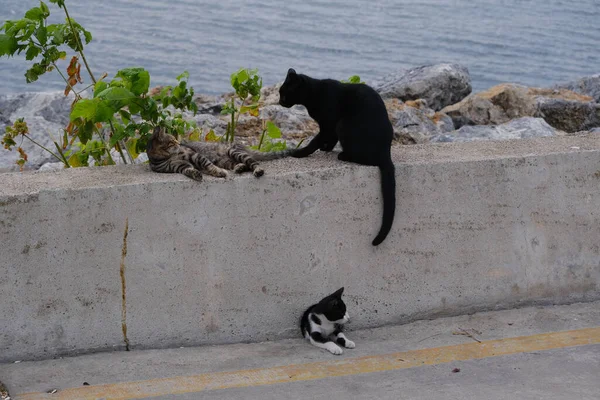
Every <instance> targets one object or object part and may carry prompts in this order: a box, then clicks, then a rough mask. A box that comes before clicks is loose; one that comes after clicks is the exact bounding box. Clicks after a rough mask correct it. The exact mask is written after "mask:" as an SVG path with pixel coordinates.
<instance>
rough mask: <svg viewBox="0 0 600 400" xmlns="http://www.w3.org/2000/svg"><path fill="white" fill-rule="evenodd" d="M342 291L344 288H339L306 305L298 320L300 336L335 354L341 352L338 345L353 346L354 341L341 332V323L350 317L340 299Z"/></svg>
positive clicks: (348, 347)
mask: <svg viewBox="0 0 600 400" xmlns="http://www.w3.org/2000/svg"><path fill="white" fill-rule="evenodd" d="M343 292H344V288H341V289H339V290H337V291H336V292H335V293H333V294H330V295H329V296H327V297H325V298H324V299H323V300H321V301H320V302H318V303H317V304H314V305H312V306H310V307H308V309H307V310H306V311H305V312H304V315H302V319H301V320H300V330H301V331H302V336H304V337H305V338H306V339H308V340H310V342H311V343H312V344H313V345H315V346H317V347H320V348H322V349H326V350H328V351H329V352H330V353H332V354H336V355H339V354H342V353H343V350H342V348H341V347H340V346H343V347H346V348H347V349H353V348H354V347H355V344H354V342H353V341H352V340H349V339H348V338H347V337H346V336H344V334H343V333H342V328H343V325H344V324H345V323H346V322H348V320H349V318H350V317H349V315H348V313H347V312H346V304H344V301H343V300H342V293H343ZM336 343H337V344H336ZM338 345H339V346H338Z"/></svg>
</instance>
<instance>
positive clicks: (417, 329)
mask: <svg viewBox="0 0 600 400" xmlns="http://www.w3.org/2000/svg"><path fill="white" fill-rule="evenodd" d="M347 336H348V337H349V338H351V339H352V340H354V341H355V342H356V345H357V347H356V349H353V350H346V351H345V352H344V354H343V355H342V356H333V355H331V354H329V353H327V352H325V351H324V350H320V349H317V348H316V347H312V346H311V345H309V344H308V343H307V342H305V341H304V340H301V339H297V340H296V339H294V340H285V341H278V342H270V343H258V344H237V345H225V346H211V347H202V348H181V349H171V350H152V351H134V352H115V353H104V354H95V355H88V356H81V357H74V358H64V359H58V360H48V361H38V362H21V363H11V364H3V365H0V381H2V382H4V383H5V384H6V386H7V387H8V389H9V390H10V393H11V394H12V398H13V399H28V400H31V399H142V398H161V399H284V398H285V399H289V400H291V399H328V400H329V399H338V398H347V399H430V400H438V399H439V400H442V399H444V400H446V399H464V400H471V399H473V400H474V399H485V400H495V399H498V400H500V399H545V400H554V399H565V400H567V399H569V400H570V399H576V400H587V399H590V400H591V399H598V398H600V379H598V378H599V377H600V302H596V303H587V304H574V305H569V306H552V307H531V308H524V309H519V310H509V311H498V312H488V313H479V314H475V315H471V316H461V317H453V318H440V319H437V320H433V321H420V322H416V323H412V324H407V325H403V326H395V327H384V328H378V329H372V330H363V331H354V332H353V331H352V330H351V323H350V325H349V329H348V333H347ZM453 371H455V372H453ZM84 382H86V383H89V386H88V385H84ZM53 389H56V390H57V391H56V393H54V394H48V393H47V392H48V391H53Z"/></svg>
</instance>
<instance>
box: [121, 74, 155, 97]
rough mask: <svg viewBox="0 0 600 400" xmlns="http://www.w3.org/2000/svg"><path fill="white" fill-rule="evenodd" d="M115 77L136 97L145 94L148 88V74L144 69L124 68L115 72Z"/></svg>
mask: <svg viewBox="0 0 600 400" xmlns="http://www.w3.org/2000/svg"><path fill="white" fill-rule="evenodd" d="M116 77H117V78H121V79H123V81H125V82H126V83H127V86H128V87H129V90H131V91H132V92H133V93H134V94H135V95H136V96H140V95H142V94H145V93H147V92H148V88H149V87H150V74H149V73H148V71H146V70H145V69H144V68H138V67H134V68H125V69H122V70H120V71H119V72H117V75H116Z"/></svg>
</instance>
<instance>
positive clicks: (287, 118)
mask: <svg viewBox="0 0 600 400" xmlns="http://www.w3.org/2000/svg"><path fill="white" fill-rule="evenodd" d="M278 97H279V96H278ZM277 101H279V100H277ZM260 117H261V118H262V119H265V120H270V121H273V123H274V124H275V125H277V126H278V127H279V129H281V132H282V134H283V135H287V136H290V135H291V136H293V135H299V134H307V135H311V134H315V133H317V132H318V131H319V126H318V125H317V123H316V122H315V121H314V120H313V119H312V118H311V117H310V116H309V115H308V111H306V108H304V107H303V106H299V105H298V106H294V107H291V108H285V107H282V106H280V105H276V104H272V105H268V106H265V107H263V108H262V109H261V110H260Z"/></svg>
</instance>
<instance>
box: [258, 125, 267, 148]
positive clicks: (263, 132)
mask: <svg viewBox="0 0 600 400" xmlns="http://www.w3.org/2000/svg"><path fill="white" fill-rule="evenodd" d="M266 132H267V130H266V129H263V131H262V135H260V142H258V151H260V148H261V146H262V143H263V139H264V138H265V133H266Z"/></svg>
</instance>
